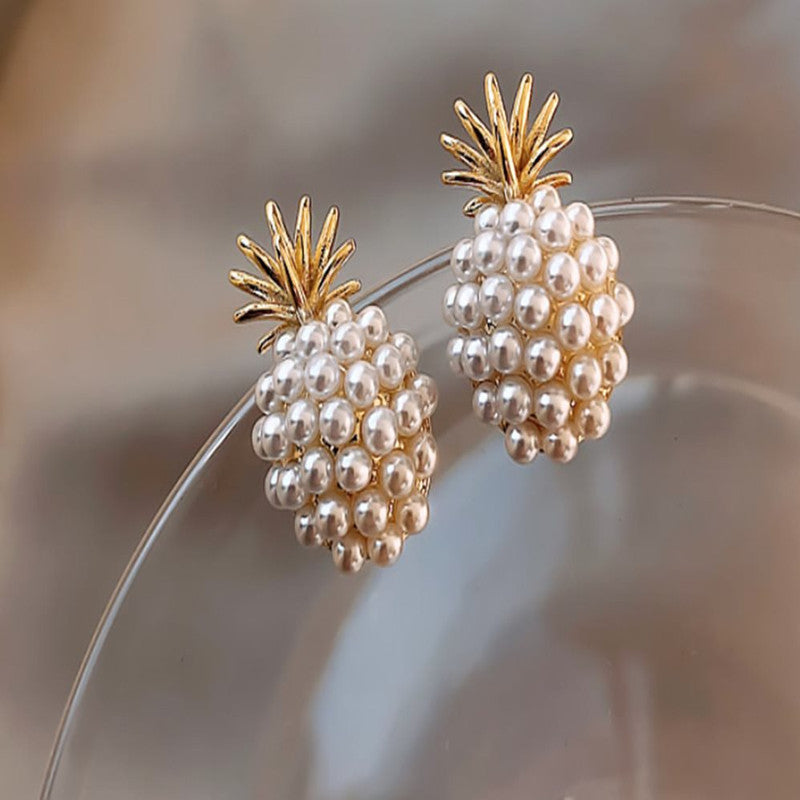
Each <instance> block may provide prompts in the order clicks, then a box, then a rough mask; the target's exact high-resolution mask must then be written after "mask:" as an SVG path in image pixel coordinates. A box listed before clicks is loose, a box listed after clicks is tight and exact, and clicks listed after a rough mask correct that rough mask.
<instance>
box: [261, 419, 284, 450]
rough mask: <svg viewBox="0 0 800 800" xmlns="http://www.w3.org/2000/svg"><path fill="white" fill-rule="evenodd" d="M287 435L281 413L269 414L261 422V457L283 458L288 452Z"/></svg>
mask: <svg viewBox="0 0 800 800" xmlns="http://www.w3.org/2000/svg"><path fill="white" fill-rule="evenodd" d="M289 446H290V445H289V437H288V436H287V435H286V424H285V420H284V418H283V414H269V415H267V416H266V417H264V421H263V423H262V424H261V452H262V453H263V454H264V455H263V458H269V459H271V460H273V461H274V460H275V459H276V458H284V457H285V456H286V455H287V454H288V452H289Z"/></svg>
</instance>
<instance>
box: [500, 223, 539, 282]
mask: <svg viewBox="0 0 800 800" xmlns="http://www.w3.org/2000/svg"><path fill="white" fill-rule="evenodd" d="M541 268H542V250H541V248H540V247H539V245H538V244H537V242H536V240H535V239H534V238H533V236H531V235H530V234H527V233H521V234H519V235H518V236H515V237H514V238H513V239H512V240H511V241H510V242H509V243H508V246H507V247H506V272H507V273H508V277H509V278H511V280H512V281H514V283H530V282H531V281H532V280H534V279H535V278H536V276H537V275H538V274H539V270H540V269H541Z"/></svg>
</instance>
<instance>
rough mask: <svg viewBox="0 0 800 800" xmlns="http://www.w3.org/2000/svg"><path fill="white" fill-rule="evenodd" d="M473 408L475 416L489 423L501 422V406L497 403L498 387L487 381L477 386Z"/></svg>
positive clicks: (473, 396)
mask: <svg viewBox="0 0 800 800" xmlns="http://www.w3.org/2000/svg"><path fill="white" fill-rule="evenodd" d="M472 410H473V411H474V412H475V416H476V417H477V418H478V419H479V420H480V421H481V422H485V423H486V424H487V425H497V424H498V423H499V422H500V408H499V406H498V404H497V387H496V386H495V385H494V384H493V383H490V382H489V381H486V382H485V383H480V384H478V385H477V386H476V387H475V391H474V392H473V393H472Z"/></svg>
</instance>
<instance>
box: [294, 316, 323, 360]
mask: <svg viewBox="0 0 800 800" xmlns="http://www.w3.org/2000/svg"><path fill="white" fill-rule="evenodd" d="M327 349H328V328H327V326H326V325H325V323H324V322H320V321H319V320H318V319H314V320H311V322H306V323H305V325H301V326H300V330H298V331H297V336H295V340H294V351H295V353H296V354H297V355H298V356H300V358H310V357H311V356H313V355H316V354H317V353H322V352H323V351H324V350H327Z"/></svg>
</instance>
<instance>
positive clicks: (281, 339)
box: [272, 328, 296, 361]
mask: <svg viewBox="0 0 800 800" xmlns="http://www.w3.org/2000/svg"><path fill="white" fill-rule="evenodd" d="M295 333H296V331H295V329H294V328H291V329H290V330H288V331H284V332H283V333H282V334H281V335H280V336H278V338H277V339H276V340H275V344H274V345H273V347H272V352H273V353H274V354H275V360H276V361H280V360H281V359H282V358H286V356H289V355H291V354H292V353H293V352H294V337H295Z"/></svg>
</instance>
